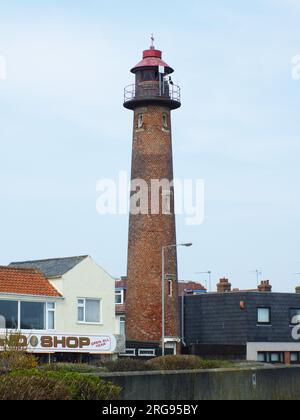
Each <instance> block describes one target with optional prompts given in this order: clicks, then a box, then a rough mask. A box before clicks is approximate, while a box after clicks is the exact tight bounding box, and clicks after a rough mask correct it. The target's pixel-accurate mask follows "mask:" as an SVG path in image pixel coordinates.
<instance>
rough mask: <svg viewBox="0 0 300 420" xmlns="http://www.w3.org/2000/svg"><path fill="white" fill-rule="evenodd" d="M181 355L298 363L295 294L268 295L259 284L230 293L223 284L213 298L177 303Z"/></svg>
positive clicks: (298, 301)
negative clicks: (180, 318)
mask: <svg viewBox="0 0 300 420" xmlns="http://www.w3.org/2000/svg"><path fill="white" fill-rule="evenodd" d="M181 311H182V314H183V316H182V319H183V328H182V331H183V333H182V335H183V339H182V340H183V343H184V346H185V347H184V349H185V352H187V353H189V354H196V355H199V356H203V357H225V358H231V359H232V358H236V359H246V360H248V361H258V362H265V363H287V364H290V363H299V362H300V336H299V338H298V339H295V338H296V337H295V332H297V331H299V322H300V294H299V293H272V287H271V285H270V284H269V282H267V281H264V282H262V283H261V285H260V286H259V288H258V289H256V290H251V291H240V290H238V289H236V290H231V285H230V283H229V282H228V280H226V279H222V280H221V282H220V283H219V285H218V292H217V293H206V294H199V295H192V296H191V295H187V296H185V297H184V300H183V301H182V308H181Z"/></svg>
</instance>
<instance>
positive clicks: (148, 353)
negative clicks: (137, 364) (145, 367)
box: [139, 349, 156, 357]
mask: <svg viewBox="0 0 300 420" xmlns="http://www.w3.org/2000/svg"><path fill="white" fill-rule="evenodd" d="M155 356H156V353H155V349H150V350H148V349H147V350H144V349H139V357H155Z"/></svg>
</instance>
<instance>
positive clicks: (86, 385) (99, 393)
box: [3, 369, 121, 401]
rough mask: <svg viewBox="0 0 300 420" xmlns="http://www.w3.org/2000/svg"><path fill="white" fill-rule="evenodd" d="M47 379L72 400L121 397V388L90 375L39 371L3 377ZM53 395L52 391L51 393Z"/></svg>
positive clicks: (106, 399) (21, 372) (102, 399)
mask: <svg viewBox="0 0 300 420" xmlns="http://www.w3.org/2000/svg"><path fill="white" fill-rule="evenodd" d="M8 376H10V377H15V378H46V379H48V380H50V381H54V383H57V384H59V385H62V386H63V387H64V388H65V389H67V391H68V399H70V400H94V401H109V400H116V399H118V397H119V394H120V391H121V388H119V387H118V386H116V385H114V384H112V383H110V382H105V381H104V380H102V379H100V378H98V377H96V376H92V375H89V374H86V375H85V374H81V373H75V372H59V371H57V372H55V371H52V372H51V371H49V372H43V371H40V370H38V369H33V370H19V371H15V372H13V373H11V374H9V375H4V376H3V377H8ZM49 392H50V393H51V390H50V391H49Z"/></svg>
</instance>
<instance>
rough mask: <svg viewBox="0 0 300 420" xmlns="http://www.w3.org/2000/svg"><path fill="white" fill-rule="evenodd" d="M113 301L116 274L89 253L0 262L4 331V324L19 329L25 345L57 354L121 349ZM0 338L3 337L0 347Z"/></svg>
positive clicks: (67, 356)
mask: <svg viewBox="0 0 300 420" xmlns="http://www.w3.org/2000/svg"><path fill="white" fill-rule="evenodd" d="M114 303H115V281H114V279H113V278H112V277H111V276H110V275H109V274H107V273H106V272H105V271H104V270H103V269H102V268H101V267H99V266H98V265H97V264H96V263H95V262H94V261H93V259H92V258H91V257H89V256H82V257H72V258H58V259H50V260H41V261H27V262H18V263H12V264H11V265H10V266H9V267H2V268H0V318H1V319H2V324H3V325H2V328H3V329H2V337H3V334H4V328H5V330H6V331H7V330H9V331H12V330H13V331H16V330H17V331H20V332H21V334H22V336H23V339H24V340H25V337H26V345H27V348H28V351H31V352H33V353H37V354H52V355H55V360H78V359H80V360H82V359H83V360H86V359H88V358H90V357H91V356H96V357H99V356H100V355H113V354H115V353H118V352H119V351H122V349H123V342H122V338H121V337H120V336H118V335H116V333H117V331H116V323H115V304H114ZM1 319H0V328H1ZM4 324H5V325H4ZM1 344H2V347H3V338H2V343H1V342H0V349H1ZM78 355H79V356H80V357H79V356H78Z"/></svg>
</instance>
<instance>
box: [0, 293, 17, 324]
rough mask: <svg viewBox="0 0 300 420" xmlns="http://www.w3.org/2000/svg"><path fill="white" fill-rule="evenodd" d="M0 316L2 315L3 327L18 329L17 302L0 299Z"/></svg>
mask: <svg viewBox="0 0 300 420" xmlns="http://www.w3.org/2000/svg"><path fill="white" fill-rule="evenodd" d="M0 316H1V317H3V323H5V325H4V328H7V329H12V330H13V329H18V302H14V301H9V300H0Z"/></svg>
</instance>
